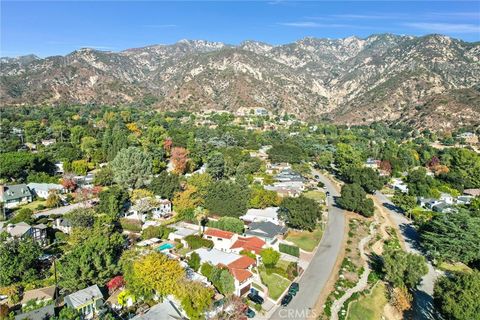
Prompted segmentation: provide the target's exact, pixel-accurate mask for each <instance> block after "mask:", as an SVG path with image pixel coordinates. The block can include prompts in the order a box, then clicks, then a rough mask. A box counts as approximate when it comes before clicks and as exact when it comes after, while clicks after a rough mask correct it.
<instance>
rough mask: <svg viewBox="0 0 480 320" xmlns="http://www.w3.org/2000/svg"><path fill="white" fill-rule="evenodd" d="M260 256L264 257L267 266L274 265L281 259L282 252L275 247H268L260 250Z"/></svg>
mask: <svg viewBox="0 0 480 320" xmlns="http://www.w3.org/2000/svg"><path fill="white" fill-rule="evenodd" d="M260 256H261V257H262V261H263V264H265V265H266V266H267V267H274V266H275V265H276V264H277V262H278V260H279V259H280V252H278V251H275V250H274V249H273V248H267V249H263V250H262V252H260Z"/></svg>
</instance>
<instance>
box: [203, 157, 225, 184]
mask: <svg viewBox="0 0 480 320" xmlns="http://www.w3.org/2000/svg"><path fill="white" fill-rule="evenodd" d="M207 173H208V174H209V175H210V176H212V178H214V179H216V180H220V179H222V178H223V175H224V173H225V160H224V159H223V154H221V153H220V152H214V153H213V154H211V155H210V157H209V158H208V161H207Z"/></svg>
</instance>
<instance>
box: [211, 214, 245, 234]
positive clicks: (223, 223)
mask: <svg viewBox="0 0 480 320" xmlns="http://www.w3.org/2000/svg"><path fill="white" fill-rule="evenodd" d="M208 226H209V227H212V228H217V229H221V230H225V231H230V232H235V233H243V229H244V227H245V225H244V223H243V221H242V220H240V219H238V218H235V217H221V218H220V219H218V221H213V220H210V221H209V222H208Z"/></svg>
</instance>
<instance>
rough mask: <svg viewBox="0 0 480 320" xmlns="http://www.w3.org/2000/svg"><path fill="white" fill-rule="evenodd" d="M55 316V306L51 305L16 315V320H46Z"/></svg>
mask: <svg viewBox="0 0 480 320" xmlns="http://www.w3.org/2000/svg"><path fill="white" fill-rule="evenodd" d="M54 316H55V304H54V303H50V304H48V305H46V306H44V307H41V308H38V309H35V310H32V311H28V312H25V313H20V314H18V315H15V317H14V319H15V320H45V319H52V318H53V317H54Z"/></svg>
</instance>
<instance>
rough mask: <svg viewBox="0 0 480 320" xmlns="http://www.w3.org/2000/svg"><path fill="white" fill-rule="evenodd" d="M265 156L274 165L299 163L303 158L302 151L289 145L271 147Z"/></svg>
mask: <svg viewBox="0 0 480 320" xmlns="http://www.w3.org/2000/svg"><path fill="white" fill-rule="evenodd" d="M267 154H268V157H269V158H270V160H271V161H272V162H274V163H280V162H288V163H300V162H301V161H302V160H303V159H304V158H305V153H304V152H303V150H302V149H301V148H299V147H297V146H296V145H294V144H290V143H284V144H276V145H273V146H272V147H271V148H270V149H269V150H268V151H267Z"/></svg>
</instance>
